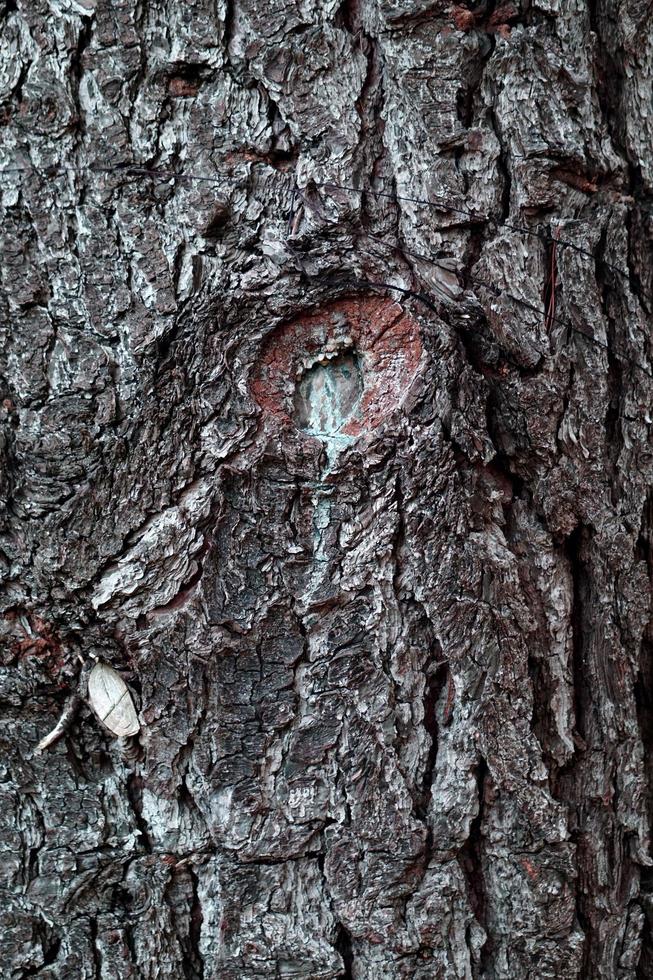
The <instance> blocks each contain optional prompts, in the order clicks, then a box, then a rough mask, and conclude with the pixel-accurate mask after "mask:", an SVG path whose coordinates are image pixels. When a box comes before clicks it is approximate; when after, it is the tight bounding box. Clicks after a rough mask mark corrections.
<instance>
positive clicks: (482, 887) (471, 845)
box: [458, 758, 494, 976]
mask: <svg viewBox="0 0 653 980" xmlns="http://www.w3.org/2000/svg"><path fill="white" fill-rule="evenodd" d="M489 778H490V774H489V769H488V765H487V762H486V761H485V759H483V758H481V759H480V760H479V763H478V768H477V772H476V780H477V783H478V813H477V814H476V816H475V817H474V819H473V820H472V822H471V823H470V826H469V835H468V837H467V840H466V841H465V843H464V844H463V846H462V847H461V849H460V851H459V852H458V862H459V864H460V867H461V869H462V872H463V874H464V876H465V881H466V884H467V897H468V899H469V904H470V907H471V909H472V912H473V913H474V917H475V918H476V921H477V922H478V923H479V925H480V926H482V928H483V929H484V930H485V933H486V936H487V938H486V940H485V942H484V944H483V947H482V949H481V960H480V965H479V969H480V974H479V975H480V976H485V971H486V970H487V968H488V965H489V963H490V959H491V956H492V952H493V948H494V947H493V941H492V935H491V932H490V930H489V929H488V923H487V895H486V884H485V874H484V870H483V862H484V854H483V820H484V817H485V792H486V789H487V781H488V779H489Z"/></svg>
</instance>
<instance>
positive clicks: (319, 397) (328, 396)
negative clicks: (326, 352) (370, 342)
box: [295, 351, 363, 437]
mask: <svg viewBox="0 0 653 980" xmlns="http://www.w3.org/2000/svg"><path fill="white" fill-rule="evenodd" d="M362 393H363V377H362V372H361V369H360V364H359V361H358V357H357V355H356V354H355V352H354V351H343V352H342V353H340V354H336V355H334V356H330V357H325V358H324V359H322V360H320V361H318V362H317V363H316V364H313V365H312V366H311V367H310V368H308V369H307V370H306V371H304V373H303V374H302V376H301V378H300V379H299V382H298V384H297V387H296V389H295V413H296V417H297V422H298V425H299V427H300V428H301V429H303V430H304V431H305V432H310V433H311V435H316V436H323V437H325V436H326V437H329V436H334V435H337V434H338V433H339V432H340V431H341V429H342V428H343V426H345V425H346V424H347V422H350V421H351V420H352V419H353V418H354V416H355V415H356V412H357V410H358V408H359V406H360V400H361V395H362Z"/></svg>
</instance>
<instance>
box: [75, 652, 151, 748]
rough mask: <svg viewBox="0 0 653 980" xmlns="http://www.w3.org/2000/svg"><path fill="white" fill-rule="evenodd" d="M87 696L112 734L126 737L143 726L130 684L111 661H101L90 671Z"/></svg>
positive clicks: (135, 732) (134, 733) (136, 732)
mask: <svg viewBox="0 0 653 980" xmlns="http://www.w3.org/2000/svg"><path fill="white" fill-rule="evenodd" d="M88 698H89V703H90V705H91V708H92V709H93V711H94V712H95V714H96V715H97V717H98V718H99V719H100V721H101V722H102V724H103V725H104V726H105V728H108V729H109V731H110V732H111V733H112V734H113V735H117V736H118V737H119V738H126V737H127V736H129V735H136V734H138V732H139V731H140V727H141V726H140V724H139V722H138V718H137V716H136V708H135V706H134V702H133V700H132V696H131V694H130V693H129V688H128V687H127V685H126V684H125V682H124V680H123V679H122V677H121V676H120V674H119V673H118V671H117V670H114V668H113V667H110V666H109V664H104V663H102V662H101V661H98V663H96V665H95V667H94V668H93V670H92V671H91V673H90V676H89V678H88Z"/></svg>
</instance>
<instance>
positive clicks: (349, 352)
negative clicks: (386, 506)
mask: <svg viewBox="0 0 653 980" xmlns="http://www.w3.org/2000/svg"><path fill="white" fill-rule="evenodd" d="M421 354H422V344H421V340H420V336H419V326H418V324H417V322H416V321H415V320H413V319H412V318H411V317H409V316H408V315H407V314H406V313H404V311H403V310H402V309H401V308H400V307H399V306H398V305H397V304H395V303H392V302H390V301H388V300H387V299H381V298H377V297H366V298H355V299H347V300H340V301H338V302H335V303H332V304H331V305H329V306H327V307H323V308H322V309H320V310H318V311H316V312H314V313H307V314H304V315H303V316H301V317H298V318H297V319H296V320H293V321H291V322H290V323H288V324H285V325H284V326H282V327H280V328H279V329H278V330H275V331H274V332H273V333H272V335H271V336H270V338H269V339H268V341H267V343H266V344H265V346H264V348H263V351H262V354H261V358H260V361H259V367H258V371H257V373H256V375H255V377H254V380H253V382H252V392H253V394H254V397H255V398H256V400H257V402H258V404H259V405H260V406H261V408H263V409H264V411H265V412H266V414H267V415H268V416H270V417H271V418H272V419H274V420H276V421H277V423H278V424H280V425H281V426H286V425H291V424H297V425H298V426H299V428H300V429H303V430H304V431H305V432H307V433H309V434H310V435H313V436H315V435H321V436H324V435H325V432H318V428H316V419H311V418H309V416H310V415H311V412H312V411H314V410H315V411H318V414H319V412H320V411H323V410H326V406H325V405H323V406H322V410H318V409H317V408H316V407H315V406H314V408H313V409H311V408H310V407H309V406H308V405H307V404H306V402H307V399H308V400H310V398H311V397H312V396H311V395H310V394H309V390H308V387H309V381H310V382H311V391H312V392H313V393H317V391H318V388H321V389H324V391H323V394H324V395H325V396H326V397H327V398H328V399H331V398H332V396H331V395H328V394H327V388H328V387H329V385H330V384H331V387H332V389H333V384H335V385H336V387H337V386H338V384H339V382H336V381H335V375H333V376H332V372H336V371H337V372H338V373H340V374H341V375H343V376H342V378H341V379H340V380H341V381H343V380H344V374H343V369H344V368H345V364H346V361H347V359H349V370H351V371H352V372H353V373H352V378H353V377H354V374H357V375H358V381H357V382H356V384H360V386H361V391H360V394H359V396H358V398H357V397H356V395H355V392H354V390H353V389H352V390H351V391H348V393H347V394H345V393H344V392H341V394H342V395H343V396H344V398H345V401H346V402H347V400H348V399H349V400H350V401H349V402H347V404H348V406H349V407H347V406H346V405H345V404H344V403H343V404H342V405H341V407H340V410H341V413H343V412H345V411H346V412H347V417H345V416H344V415H342V414H341V418H340V421H339V422H338V423H337V424H336V420H335V416H333V417H332V418H331V421H330V422H329V423H328V425H330V426H332V427H333V426H335V428H334V429H333V431H330V432H328V433H326V434H327V435H331V436H333V435H335V434H336V429H337V435H338V436H342V437H345V436H347V437H350V438H352V437H356V436H358V435H360V434H362V433H363V432H371V431H372V430H374V429H375V428H377V427H378V426H379V425H380V423H381V422H382V421H383V419H384V418H386V417H387V416H388V415H389V414H390V413H391V412H392V411H394V409H396V408H398V407H399V405H400V404H401V402H402V400H403V398H404V396H405V394H406V391H407V389H408V388H409V386H410V383H411V381H412V379H413V377H414V376H415V373H416V371H417V367H418V364H419V361H420V357H421ZM335 358H339V359H340V360H339V361H336V360H335ZM330 359H332V360H331V366H330V367H329V368H328V369H327V368H326V367H324V365H325V364H327V363H328V362H329V360H330ZM321 362H324V364H322V370H323V371H325V372H327V371H328V372H329V373H323V374H322V373H320V372H318V371H317V366H318V365H320V364H321ZM331 377H332V382H331V381H330V380H329V379H330V378H331ZM333 398H338V399H339V398H340V394H338V393H337V392H336V389H333ZM354 402H356V404H354ZM332 410H333V406H332V407H331V408H329V409H328V410H327V414H328V413H330V412H332ZM293 419H294V420H295V422H293Z"/></svg>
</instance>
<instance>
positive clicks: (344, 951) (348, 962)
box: [335, 922, 354, 980]
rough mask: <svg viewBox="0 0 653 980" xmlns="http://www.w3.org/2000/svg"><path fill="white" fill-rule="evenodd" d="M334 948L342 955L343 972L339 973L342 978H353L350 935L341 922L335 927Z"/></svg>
mask: <svg viewBox="0 0 653 980" xmlns="http://www.w3.org/2000/svg"><path fill="white" fill-rule="evenodd" d="M335 948H336V950H337V952H338V953H340V956H341V957H342V963H343V972H342V973H341V974H340V976H341V978H342V980H353V976H354V972H353V970H354V952H353V948H352V936H351V933H350V932H349V930H348V929H347V928H346V927H345V926H344V925H343V924H342V922H339V923H338V926H337V929H336V942H335Z"/></svg>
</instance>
